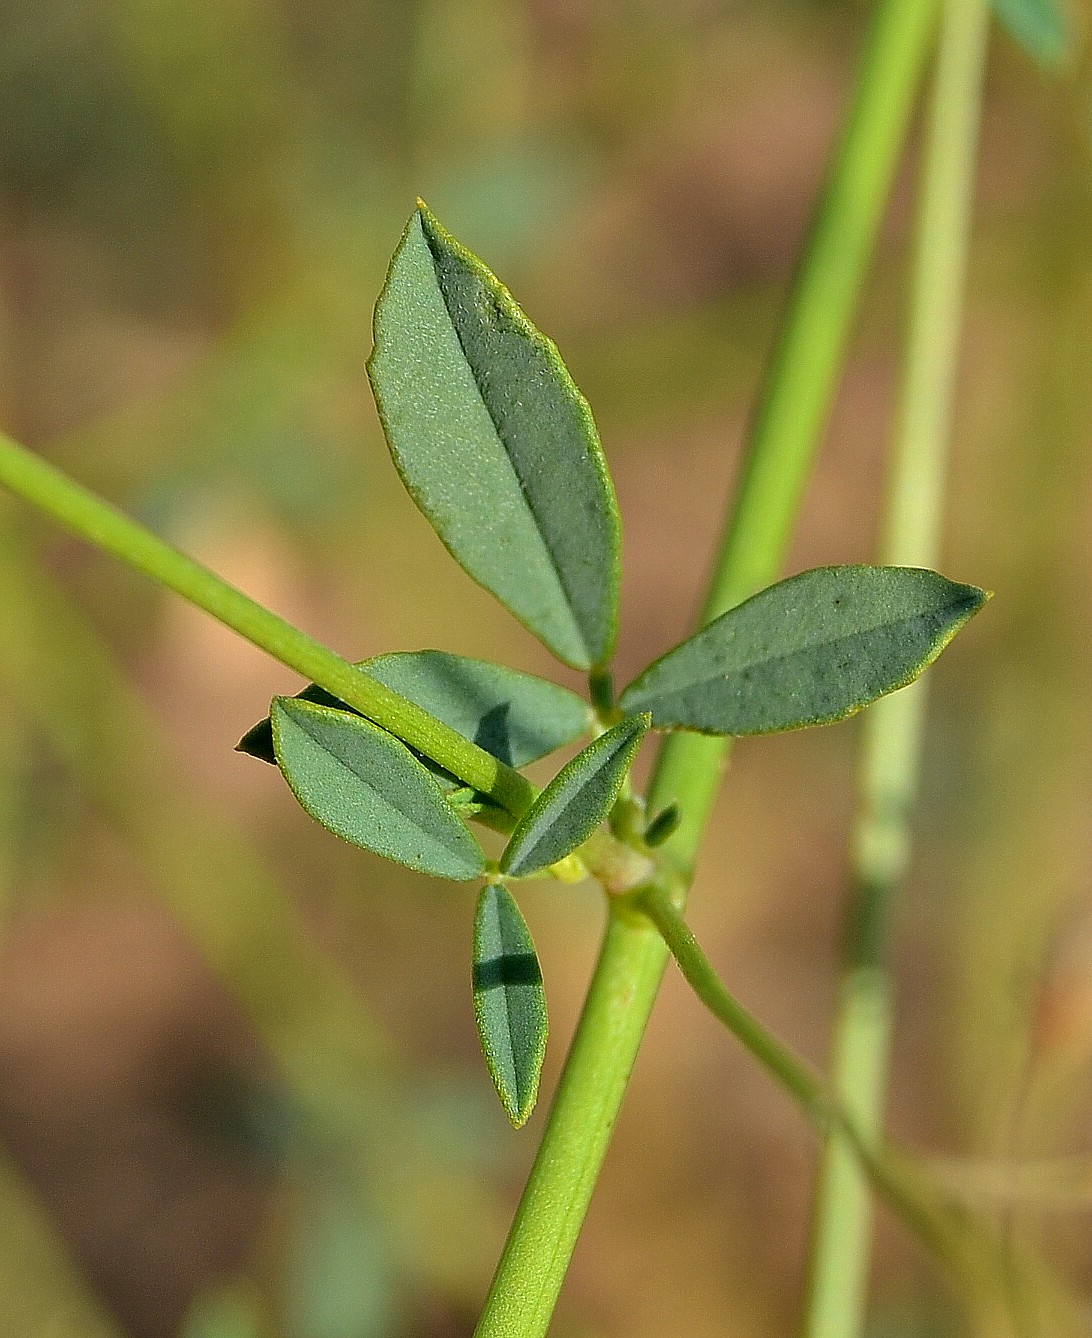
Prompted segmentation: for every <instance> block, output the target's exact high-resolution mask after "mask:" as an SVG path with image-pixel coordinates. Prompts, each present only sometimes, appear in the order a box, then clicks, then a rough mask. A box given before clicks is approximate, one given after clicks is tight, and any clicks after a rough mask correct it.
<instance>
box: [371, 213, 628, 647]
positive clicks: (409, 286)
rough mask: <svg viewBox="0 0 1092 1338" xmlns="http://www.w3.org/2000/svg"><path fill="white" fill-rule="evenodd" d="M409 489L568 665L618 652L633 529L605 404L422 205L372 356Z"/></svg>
mask: <svg viewBox="0 0 1092 1338" xmlns="http://www.w3.org/2000/svg"><path fill="white" fill-rule="evenodd" d="M368 373H369V375H370V377H371V381H372V388H373V390H374V392H375V399H376V404H377V405H378V408H379V416H380V418H381V419H382V422H383V430H384V432H385V433H386V437H387V442H388V444H389V446H390V449H391V454H392V455H393V457H394V462H395V465H396V466H397V468H398V471H399V473H400V474H401V476H402V480H403V482H404V483H405V485H406V487H407V488H408V489H409V492H410V495H411V496H412V497H413V500H414V501H415V502H416V503H417V505H418V507H420V509H421V511H423V512H424V514H425V516H427V518H428V519H429V521H430V522H431V524H432V526H433V528H434V529H435V530H436V532H437V534H438V535H439V536H440V538H441V539H442V540H443V542H444V544H445V545H446V546H447V548H448V550H449V551H450V552H451V554H452V556H453V557H454V558H455V559H456V561H458V562H459V563H460V564H461V565H462V566H463V567H464V568H465V570H466V571H467V572H469V574H470V575H471V576H472V577H473V578H474V579H475V580H476V581H478V582H479V583H480V584H481V585H483V586H485V588H486V589H487V590H490V591H492V593H493V594H494V595H496V596H497V598H498V599H499V600H501V602H502V603H504V604H505V605H506V606H507V607H508V608H509V609H511V611H512V612H513V613H514V614H515V615H516V617H517V618H519V619H520V620H521V621H522V622H523V623H525V624H526V625H527V627H529V628H530V629H531V631H533V632H534V633H535V634H536V635H537V636H539V637H541V638H542V640H543V641H544V642H545V643H546V645H547V646H549V647H550V649H551V650H552V651H553V652H554V654H555V655H557V656H558V657H559V658H560V659H562V660H564V661H565V662H566V663H567V664H571V665H573V666H575V667H576V668H578V669H588V668H590V667H591V666H593V665H597V664H602V663H605V662H606V661H607V660H608V659H609V658H610V654H611V651H612V650H613V647H614V640H615V634H616V624H617V609H618V582H619V546H620V526H619V520H618V507H617V503H616V501H615V497H614V487H613V485H612V483H611V479H610V474H609V472H608V470H607V465H606V460H605V459H604V456H603V450H602V447H601V446H600V444H599V437H598V434H597V433H596V430H595V424H594V422H593V421H592V416H591V410H590V409H589V408H588V405H587V402H586V401H585V399H584V397H583V396H582V395H581V394H580V392H579V391H578V390H577V388H576V386H575V385H574V383H573V380H572V377H570V375H569V373H568V371H567V370H566V368H565V365H564V363H563V362H562V361H561V357H560V355H559V354H558V351H557V349H556V347H555V346H554V344H553V343H551V342H550V340H548V339H547V338H546V337H545V336H544V335H542V334H541V333H540V332H539V331H538V330H537V329H536V328H535V327H534V326H533V325H532V324H531V322H530V321H529V320H528V319H527V317H526V316H525V315H524V314H523V312H522V311H521V310H520V308H519V307H518V306H517V305H516V303H515V301H514V300H513V298H512V295H511V294H510V293H509V292H508V290H507V288H505V287H504V286H503V285H502V284H501V283H500V282H499V281H498V280H497V279H496V278H495V276H494V275H493V274H492V273H491V272H490V271H489V270H488V269H486V267H485V266H484V265H483V264H482V262H481V261H480V260H478V259H477V257H475V256H473V255H471V253H470V252H469V251H467V250H466V248H465V247H463V246H461V245H460V244H459V243H458V242H457V241H456V240H455V239H454V237H452V236H451V235H450V234H449V233H448V232H446V231H445V230H444V229H443V228H442V227H441V226H440V224H439V223H438V222H437V220H436V219H435V218H434V217H433V216H432V214H430V213H429V211H428V210H427V209H426V208H425V207H424V206H423V205H422V206H421V207H420V208H418V210H417V212H416V213H415V214H414V215H413V217H412V218H411V219H410V221H409V224H408V225H407V227H406V230H405V232H404V233H403V235H402V240H401V242H400V243H399V245H398V249H397V251H396V252H395V254H394V259H393V260H392V261H391V267H390V272H389V273H388V275H387V282H386V284H385V285H384V287H383V291H382V293H381V294H380V297H379V302H378V304H377V306H376V310H375V349H374V351H373V353H372V356H371V358H370V359H369V362H368Z"/></svg>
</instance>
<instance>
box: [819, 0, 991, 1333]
mask: <svg viewBox="0 0 1092 1338" xmlns="http://www.w3.org/2000/svg"><path fill="white" fill-rule="evenodd" d="M988 32H989V8H988V0H948V3H947V5H946V7H945V11H944V18H943V23H942V29H941V37H940V49H939V55H938V62H937V71H936V79H935V83H934V90H933V97H932V105H931V111H930V121H929V128H928V138H927V144H926V149H925V155H924V158H923V161H922V169H921V203H920V213H919V220H918V230H917V238H916V245H915V258H914V271H913V285H912V296H911V308H910V320H909V330H908V337H907V345H906V353H905V371H904V382H903V388H902V394H901V396H900V406H899V416H898V422H897V427H896V433H895V439H894V444H893V457H892V474H891V480H890V484H889V492H888V502H887V508H886V518H885V524H884V533H883V537H882V541H881V548H880V560H881V561H882V562H887V563H893V564H897V565H906V566H921V567H933V566H936V565H937V563H938V558H939V548H940V530H941V523H942V517H943V496H944V479H945V473H946V466H947V455H948V442H949V437H950V424H951V413H952V400H953V390H954V383H955V375H956V370H957V366H958V353H959V334H960V324H961V314H962V307H963V294H964V287H965V276H966V262H967V247H968V240H969V236H970V227H971V213H972V197H973V188H974V176H975V171H974V166H975V157H976V148H977V141H978V125H979V118H980V109H981V103H982V85H983V79H984V73H985V65H986V48H987V38H988ZM925 700H926V699H925V682H924V680H923V681H921V682H919V683H916V684H914V685H913V686H912V687H910V688H907V689H906V690H905V691H904V692H899V693H895V694H894V695H893V696H891V697H888V698H885V699H884V700H882V701H880V702H878V703H877V704H876V706H875V707H873V709H872V710H871V711H869V712H868V714H867V716H866V717H865V719H864V722H863V730H864V733H863V735H862V756H861V763H862V765H861V775H860V799H859V810H858V816H857V821H856V825H855V831H854V840H853V881H854V887H853V896H852V902H851V906H850V917H849V925H848V935H847V944H846V962H845V970H844V974H843V979H842V983H841V987H840V991H839V1001H838V1009H837V1013H836V1017H835V1022H834V1031H833V1037H832V1054H831V1081H832V1083H833V1088H834V1094H835V1096H836V1098H837V1099H838V1100H840V1102H841V1103H842V1105H843V1106H844V1108H845V1109H846V1110H847V1111H848V1112H849V1114H850V1115H851V1117H852V1118H853V1120H854V1121H855V1124H856V1127H857V1128H858V1130H859V1131H860V1133H861V1134H862V1136H863V1137H865V1138H867V1139H869V1140H875V1139H877V1138H878V1137H879V1135H880V1132H881V1129H882V1123H883V1108H884V1094H885V1090H886V1086H887V1072H888V1060H889V1051H890V1045H891V1030H892V1021H893V992H894V991H893V984H892V980H891V975H890V970H889V966H888V960H887V959H888V954H887V951H886V941H887V939H888V937H889V932H890V920H891V911H892V905H893V903H894V900H895V895H896V893H897V891H898V888H899V886H900V884H901V883H902V882H903V880H904V877H905V873H906V868H907V863H908V859H909V851H910V832H909V823H910V817H911V813H912V810H913V807H914V801H915V797H916V791H917V785H918V776H919V771H920V757H921V747H922V737H923V727H924V720H925ZM870 1235H871V1204H870V1198H869V1193H868V1187H867V1184H866V1182H865V1179H864V1176H863V1175H862V1172H861V1167H860V1163H859V1159H858V1158H857V1157H856V1156H855V1155H854V1154H853V1152H852V1151H851V1150H850V1149H848V1148H847V1147H846V1146H845V1142H844V1140H843V1139H840V1138H838V1137H831V1138H829V1139H828V1141H827V1145H826V1148H825V1150H824V1154H823V1159H822V1164H821V1167H820V1172H819V1183H818V1189H817V1198H816V1211H815V1221H814V1225H813V1231H812V1244H811V1261H810V1268H809V1286H808V1297H807V1306H806V1318H805V1324H804V1333H805V1334H806V1335H807V1338H853V1335H854V1334H856V1333H858V1332H860V1329H861V1325H862V1322H863V1318H864V1311H865V1301H866V1296H867V1281H868V1260H869V1241H870Z"/></svg>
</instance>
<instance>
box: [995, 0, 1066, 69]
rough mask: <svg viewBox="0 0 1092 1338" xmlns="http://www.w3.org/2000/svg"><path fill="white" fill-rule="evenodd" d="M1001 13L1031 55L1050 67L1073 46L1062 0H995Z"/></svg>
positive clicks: (999, 13) (1013, 34)
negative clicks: (1070, 43) (1070, 44)
mask: <svg viewBox="0 0 1092 1338" xmlns="http://www.w3.org/2000/svg"><path fill="white" fill-rule="evenodd" d="M993 8H994V12H995V13H996V15H997V17H998V18H999V19H1000V20H1001V22H1002V23H1003V24H1004V25H1005V27H1006V28H1007V29H1008V30H1009V32H1010V33H1011V34H1012V36H1013V37H1014V38H1015V39H1016V40H1017V41H1018V42H1019V43H1020V45H1021V46H1022V47H1023V48H1024V50H1025V51H1027V52H1028V54H1029V55H1031V56H1032V57H1034V59H1035V60H1037V61H1039V62H1040V64H1042V65H1046V66H1048V67H1052V66H1056V65H1058V64H1060V63H1061V61H1062V59H1063V57H1064V56H1065V54H1066V51H1067V50H1068V48H1069V25H1068V24H1067V22H1066V16H1065V11H1064V9H1063V8H1062V5H1061V3H1060V0H993Z"/></svg>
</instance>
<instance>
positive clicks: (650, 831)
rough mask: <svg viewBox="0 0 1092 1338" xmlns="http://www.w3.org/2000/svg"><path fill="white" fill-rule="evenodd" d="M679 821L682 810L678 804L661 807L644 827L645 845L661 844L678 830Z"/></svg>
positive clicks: (680, 820)
mask: <svg viewBox="0 0 1092 1338" xmlns="http://www.w3.org/2000/svg"><path fill="white" fill-rule="evenodd" d="M680 822H682V812H681V810H680V809H679V806H678V804H668V806H667V807H666V808H661V809H660V811H659V813H657V814H656V816H655V817H654V818H653V819H652V821H651V822H650V823H649V824H648V826H647V827H646V828H645V845H646V846H652V847H655V846H662V845H663V843H664V842H665V841H666V840H668V839H669V838H670V837H671V836H673V835H674V834H675V832H677V831H678V829H679V823H680Z"/></svg>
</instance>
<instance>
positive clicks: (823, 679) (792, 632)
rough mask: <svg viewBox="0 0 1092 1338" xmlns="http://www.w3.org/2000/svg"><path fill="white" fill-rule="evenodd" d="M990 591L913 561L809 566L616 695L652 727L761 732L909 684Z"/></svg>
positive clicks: (823, 719)
mask: <svg viewBox="0 0 1092 1338" xmlns="http://www.w3.org/2000/svg"><path fill="white" fill-rule="evenodd" d="M988 598H989V596H988V595H987V594H986V593H985V592H984V591H982V590H979V589H978V588H977V587H976V586H973V585H957V584H956V583H955V582H954V581H949V580H946V579H945V578H944V577H943V576H938V575H937V573H936V572H932V571H924V570H922V569H920V568H917V567H819V568H816V569H815V570H814V571H806V572H802V573H801V574H800V575H799V576H793V577H791V578H790V579H789V580H787V581H781V582H779V583H778V584H777V585H772V586H770V587H769V588H768V589H766V590H762V591H760V592H759V593H758V594H757V595H755V596H753V597H752V598H751V599H748V600H747V601H746V602H745V603H743V604H740V605H738V606H737V607H736V608H734V609H730V610H729V611H728V612H727V613H725V614H723V615H722V616H721V617H720V618H717V619H716V620H715V621H714V622H711V623H710V624H709V625H708V627H705V628H703V629H702V630H701V631H700V632H699V633H698V634H697V635H696V636H693V637H691V638H690V640H689V641H684V642H683V644H682V645H681V646H677V647H676V648H675V649H674V650H672V651H669V652H668V653H667V654H666V655H665V656H664V657H663V658H662V659H661V660H657V661H656V663H655V664H653V665H652V666H651V668H649V669H646V670H645V672H644V673H643V674H642V675H641V676H640V678H638V679H637V681H636V682H635V683H632V684H631V685H630V686H629V687H628V688H627V689H626V691H625V692H624V693H623V694H622V706H623V708H624V709H625V710H627V711H650V712H651V713H652V723H653V725H654V726H656V727H658V728H660V729H676V728H677V729H693V730H699V731H701V732H702V733H706V734H770V733H773V732H775V731H777V730H783V729H798V728H800V726H802V725H824V724H829V723H830V722H831V721H834V720H842V719H844V718H845V717H846V716H848V715H852V714H853V713H854V711H859V710H860V709H861V707H862V706H867V705H868V703H869V702H872V701H875V700H876V698H877V697H882V696H883V695H884V694H885V693H887V692H893V691H894V690H895V689H896V688H902V687H905V686H906V685H907V683H910V682H912V681H913V680H914V679H915V678H917V676H918V675H919V674H920V673H921V671H922V670H923V669H924V668H925V667H926V666H927V665H929V664H931V663H932V662H933V660H935V659H936V657H937V656H938V655H939V654H940V652H941V651H942V650H943V649H944V647H945V646H946V645H947V644H948V642H949V641H950V640H951V639H952V637H953V636H954V635H955V634H956V632H958V631H959V629H960V628H961V627H962V626H963V624H964V623H965V622H966V621H967V619H968V618H970V617H971V615H972V614H974V613H977V611H978V610H979V609H980V608H981V607H982V605H983V604H984V603H985V601H986V600H987V599H988Z"/></svg>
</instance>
